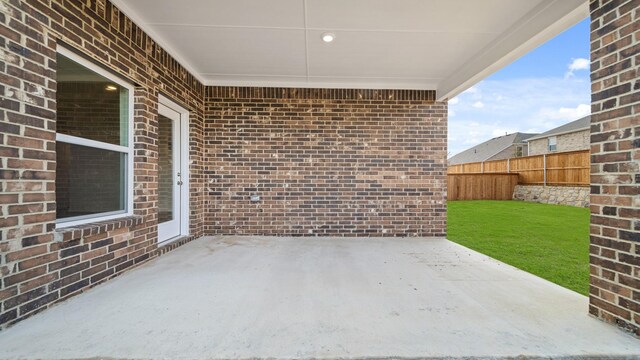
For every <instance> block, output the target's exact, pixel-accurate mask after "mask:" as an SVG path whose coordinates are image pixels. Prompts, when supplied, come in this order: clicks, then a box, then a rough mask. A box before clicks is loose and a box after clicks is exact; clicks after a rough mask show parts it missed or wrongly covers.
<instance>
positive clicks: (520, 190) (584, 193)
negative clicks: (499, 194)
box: [513, 185, 589, 207]
mask: <svg viewBox="0 0 640 360" xmlns="http://www.w3.org/2000/svg"><path fill="white" fill-rule="evenodd" d="M513 199H514V200H523V201H529V202H538V203H543V204H555V205H570V206H579V207H588V206H589V188H588V187H584V186H582V187H581V186H541V185H516V188H515V190H514V192H513Z"/></svg>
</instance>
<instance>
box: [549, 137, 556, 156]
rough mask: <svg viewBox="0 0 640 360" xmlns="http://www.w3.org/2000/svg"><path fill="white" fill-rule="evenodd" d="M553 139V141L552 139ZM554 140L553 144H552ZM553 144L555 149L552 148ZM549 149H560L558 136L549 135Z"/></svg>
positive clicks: (550, 150)
mask: <svg viewBox="0 0 640 360" xmlns="http://www.w3.org/2000/svg"><path fill="white" fill-rule="evenodd" d="M552 139H553V141H551V140H552ZM552 142H553V144H552ZM552 146H553V149H552V148H551V147H552ZM547 150H548V151H549V152H555V151H558V138H557V137H556V136H549V138H548V142H547Z"/></svg>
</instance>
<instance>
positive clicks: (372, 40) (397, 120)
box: [0, 0, 640, 359]
mask: <svg viewBox="0 0 640 360" xmlns="http://www.w3.org/2000/svg"><path fill="white" fill-rule="evenodd" d="M0 10H1V12H0V80H1V81H2V84H0V92H1V93H2V95H3V97H2V98H1V99H0V105H1V106H0V126H1V130H2V134H1V135H0V145H2V146H1V147H0V151H1V154H2V157H3V158H2V159H1V161H2V169H1V170H0V190H2V193H1V194H0V199H1V200H2V205H1V206H0V211H1V215H2V218H0V358H95V357H106V358H119V359H124V358H143V359H151V358H154V359H155V358H185V359H187V358H195V359H208V358H212V359H213V358H254V357H259V358H269V357H273V358H364V357H380V358H386V357H408V358H414V357H427V358H428V357H432V358H438V357H443V358H446V357H463V358H464V357H471V358H473V357H488V358H492V357H509V356H519V355H525V356H531V357H534V358H535V357H571V356H594V357H595V358H602V357H615V356H619V357H623V358H636V357H639V356H640V349H639V345H638V344H639V343H638V341H637V339H634V338H632V337H631V336H629V335H628V334H625V333H624V332H622V331H618V329H616V328H615V326H607V324H605V322H606V323H610V324H614V325H616V326H618V327H619V328H621V329H623V330H625V331H627V332H630V333H633V334H635V335H636V336H640V278H639V274H640V257H638V253H640V250H639V249H640V248H639V247H638V243H640V222H639V220H638V219H639V218H640V213H639V210H638V209H639V208H640V201H639V195H638V194H639V191H638V189H639V188H640V174H639V172H640V168H639V167H638V156H640V152H639V151H638V148H639V147H640V140H639V139H638V138H639V134H640V132H639V131H638V125H637V124H638V121H639V119H640V117H639V115H638V113H639V111H640V110H639V109H640V108H639V106H640V105H639V104H640V99H639V98H638V96H637V93H638V92H637V90H638V88H639V86H640V84H639V83H638V80H637V79H638V77H637V74H638V73H639V71H640V70H639V63H638V51H639V49H640V47H639V45H638V42H639V41H640V40H639V38H640V32H638V28H637V24H638V23H639V21H640V4H639V2H638V1H636V0H619V1H618V0H615V1H614V0H591V1H587V0H519V1H515V0H485V1H477V0H455V1H454V0H446V1H445V0H424V1H423V0H403V1H399V0H397V1H393V2H392V1H385V0H377V1H374V0H353V1H340V0H278V1H269V2H266V1H262V0H243V1H226V0H206V1H205V0H189V1H186V0H185V1H173V0H138V1H125V0H112V1H109V0H88V1H69V0H29V1H24V0H9V1H1V2H0ZM589 14H590V15H591V28H592V33H591V81H592V83H591V88H592V115H591V187H590V191H591V227H590V234H591V238H590V239H591V248H590V276H591V277H590V284H591V289H590V296H589V298H588V299H587V298H585V297H582V296H580V295H577V294H575V293H573V292H571V291H569V290H566V289H563V288H560V287H558V286H556V285H553V284H550V283H547V282H545V281H543V280H541V279H539V278H537V277H535V276H532V275H529V274H526V273H523V272H521V271H519V270H516V269H513V268H511V267H509V266H507V265H504V264H501V263H499V262H496V261H494V260H491V259H489V258H487V257H485V256H482V255H479V254H477V253H474V252H472V251H469V250H466V249H464V248H461V247H460V246H457V245H455V244H452V243H450V242H448V241H447V240H445V237H446V229H447V227H446V221H447V220H446V210H447V193H446V181H447V180H446V157H447V126H448V125H447V122H448V105H447V102H448V100H449V99H451V98H452V97H454V96H456V95H457V94H460V93H461V92H462V91H464V90H465V89H467V88H469V87H470V86H472V85H473V84H475V83H477V82H478V81H480V80H482V79H483V78H485V77H486V76H488V75H489V74H491V73H493V72H495V71H496V70H498V69H500V68H501V67H504V66H505V65H506V64H508V63H510V62H511V61H513V60H515V59H517V58H518V57H519V56H521V55H523V54H525V53H526V52H527V51H530V50H531V49H533V48H535V47H536V46H539V45H540V44H542V43H544V41H546V40H548V39H550V38H552V37H553V36H555V35H557V34H558V33H560V32H561V31H563V30H565V29H567V28H568V27H570V26H571V25H573V24H575V23H577V22H579V21H581V20H583V19H585V18H586V17H587V16H589ZM243 236H244V237H243ZM263 236H270V237H263ZM160 255H162V256H161V257H160ZM134 268H137V269H135V270H131V269H134ZM130 270H131V271H130ZM49 308H50V309H49ZM589 314H590V315H592V316H593V317H590V316H589ZM595 318H598V319H600V320H603V322H600V321H598V320H596V319H595Z"/></svg>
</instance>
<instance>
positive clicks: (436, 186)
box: [205, 87, 447, 236]
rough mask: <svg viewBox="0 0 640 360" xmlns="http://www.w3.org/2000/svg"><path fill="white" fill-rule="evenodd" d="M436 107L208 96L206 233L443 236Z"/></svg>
mask: <svg viewBox="0 0 640 360" xmlns="http://www.w3.org/2000/svg"><path fill="white" fill-rule="evenodd" d="M434 99H435V92H434V91H419V90H415V91H413V90H402V91H399V90H356V89H285V88H234V87H209V88H207V98H206V99H205V106H206V122H205V148H206V158H207V163H206V177H207V178H208V179H210V180H209V185H208V191H207V209H208V211H207V223H206V226H205V228H206V232H207V233H210V234H260V235H338V236H342V235H344V236H354V235H367V236H444V235H445V231H446V181H447V180H446V172H447V170H446V147H447V139H446V137H447V104H446V103H442V102H436V101H435V100H434ZM252 195H258V196H260V201H258V202H252V201H251V199H250V198H251V196H252Z"/></svg>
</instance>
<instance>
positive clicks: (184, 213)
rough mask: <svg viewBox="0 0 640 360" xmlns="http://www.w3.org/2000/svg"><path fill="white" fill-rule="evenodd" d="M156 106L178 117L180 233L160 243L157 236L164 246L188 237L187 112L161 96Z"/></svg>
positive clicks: (159, 95)
mask: <svg viewBox="0 0 640 360" xmlns="http://www.w3.org/2000/svg"><path fill="white" fill-rule="evenodd" d="M158 104H162V105H164V106H166V107H168V108H170V109H171V110H173V111H175V112H177V113H178V114H179V116H180V119H179V128H180V174H181V175H180V180H182V186H180V204H179V205H180V206H179V208H180V214H179V216H180V233H179V234H178V236H177V237H175V238H170V239H166V240H164V241H162V242H160V236H159V235H160V234H158V244H160V245H165V244H168V243H171V242H172V240H173V239H177V238H180V237H183V236H187V235H189V213H190V209H189V186H190V181H189V180H190V173H189V110H187V109H185V108H184V107H182V106H181V105H179V104H178V103H176V102H175V101H173V100H171V99H169V98H167V97H166V96H164V95H162V94H158Z"/></svg>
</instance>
